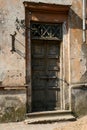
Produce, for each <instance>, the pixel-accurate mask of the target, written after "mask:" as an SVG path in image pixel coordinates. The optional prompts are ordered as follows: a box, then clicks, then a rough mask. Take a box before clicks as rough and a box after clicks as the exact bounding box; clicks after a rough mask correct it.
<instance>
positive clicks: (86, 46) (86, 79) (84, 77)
mask: <svg viewBox="0 0 87 130" xmlns="http://www.w3.org/2000/svg"><path fill="white" fill-rule="evenodd" d="M82 52H83V54H84V58H85V60H86V64H85V67H86V71H85V73H84V74H83V75H82V77H81V82H87V44H86V43H83V44H82Z"/></svg>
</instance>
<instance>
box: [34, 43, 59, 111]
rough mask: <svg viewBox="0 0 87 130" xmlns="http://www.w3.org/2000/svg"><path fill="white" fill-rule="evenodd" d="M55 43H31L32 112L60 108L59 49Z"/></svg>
mask: <svg viewBox="0 0 87 130" xmlns="http://www.w3.org/2000/svg"><path fill="white" fill-rule="evenodd" d="M59 47H60V46H59V44H58V43H57V42H53V41H44V42H43V41H39V42H37V41H34V42H33V43H32V111H48V110H55V109H56V108H58V109H59V106H60V85H59V76H60V68H59V67H60V62H59V56H60V48H59Z"/></svg>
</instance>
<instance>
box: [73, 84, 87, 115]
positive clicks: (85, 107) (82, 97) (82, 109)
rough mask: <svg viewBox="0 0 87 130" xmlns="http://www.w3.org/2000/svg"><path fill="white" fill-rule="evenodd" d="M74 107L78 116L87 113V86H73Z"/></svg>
mask: <svg viewBox="0 0 87 130" xmlns="http://www.w3.org/2000/svg"><path fill="white" fill-rule="evenodd" d="M79 87H80V86H79ZM72 109H73V112H74V114H75V116H77V117H78V116H84V115H86V114H87V88H85V87H81V88H78V89H73V88H72Z"/></svg>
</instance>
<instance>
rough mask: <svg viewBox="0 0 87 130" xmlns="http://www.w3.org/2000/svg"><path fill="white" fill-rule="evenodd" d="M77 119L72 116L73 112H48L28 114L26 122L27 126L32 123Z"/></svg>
mask: <svg viewBox="0 0 87 130" xmlns="http://www.w3.org/2000/svg"><path fill="white" fill-rule="evenodd" d="M75 120H76V118H75V117H74V116H73V115H72V114H71V111H67V110H66V111H65V110H64V111H63V110H61V111H46V112H34V113H28V114H27V119H26V120H25V121H24V122H25V123H26V124H31V123H47V122H59V121H75Z"/></svg>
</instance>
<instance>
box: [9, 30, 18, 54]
mask: <svg viewBox="0 0 87 130" xmlns="http://www.w3.org/2000/svg"><path fill="white" fill-rule="evenodd" d="M16 35H17V33H16V32H14V34H10V36H11V38H12V49H11V52H12V53H14V52H16V49H15V36H16Z"/></svg>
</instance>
